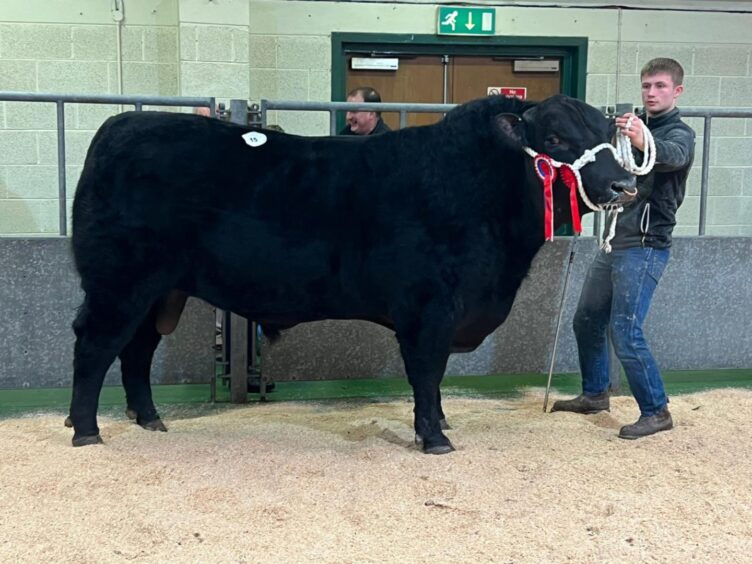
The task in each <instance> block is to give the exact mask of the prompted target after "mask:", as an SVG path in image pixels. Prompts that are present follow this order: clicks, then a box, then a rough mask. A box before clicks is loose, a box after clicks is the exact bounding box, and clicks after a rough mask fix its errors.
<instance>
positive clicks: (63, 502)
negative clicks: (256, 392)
mask: <svg viewBox="0 0 752 564" xmlns="http://www.w3.org/2000/svg"><path fill="white" fill-rule="evenodd" d="M557 397H559V396H556V397H554V399H557ZM445 406H446V408H445V410H446V412H447V416H448V418H449V421H450V423H451V424H452V425H453V426H454V427H455V429H454V430H452V431H449V432H448V433H449V436H450V438H451V439H452V441H453V442H454V445H455V446H456V447H457V451H456V452H454V453H452V454H450V455H446V456H426V455H423V454H421V453H420V452H419V451H418V450H416V449H415V447H414V446H413V432H412V426H411V420H412V419H411V418H412V405H411V404H410V402H408V401H406V400H404V399H397V400H385V401H378V402H373V401H371V402H369V401H362V402H344V401H336V402H325V403H311V402H306V403H280V404H273V403H272V404H256V405H250V406H246V407H242V408H234V409H226V410H222V411H220V412H219V413H215V414H212V415H209V416H202V417H190V418H184V419H172V420H168V421H167V424H168V426H169V427H170V431H169V433H166V434H165V433H149V432H147V431H144V430H142V429H140V428H139V427H137V426H135V425H134V424H132V423H129V422H127V421H126V420H124V418H123V419H122V420H120V419H112V418H101V419H100V427H101V428H102V436H103V438H104V440H105V441H106V444H105V445H102V446H94V447H85V448H78V449H74V448H72V447H70V446H69V445H70V438H71V431H70V430H68V429H65V428H64V427H63V425H62V423H63V422H62V417H61V416H59V415H54V416H52V415H34V416H30V417H26V418H17V419H7V420H3V421H0V562H55V563H58V562H76V563H84V562H86V563H88V562H91V563H101V562H125V561H130V560H135V561H138V562H281V561H295V562H317V563H319V562H385V561H388V562H432V563H438V562H442V563H443V562H491V561H492V562H543V561H545V562H686V561H689V560H697V561H700V562H721V561H722V562H724V563H728V562H750V561H752V470H751V469H750V468H751V464H750V459H752V433H750V421H751V420H752V392H751V391H749V390H716V391H711V392H703V393H698V394H692V395H685V396H676V397H674V398H672V403H671V409H672V412H673V414H674V420H675V423H676V428H675V429H674V430H673V431H671V432H668V433H661V434H659V435H655V436H653V437H649V438H646V439H643V440H639V441H623V440H620V439H618V438H617V437H616V433H617V431H618V428H619V426H620V425H622V424H625V423H629V422H632V421H633V420H634V419H635V418H636V417H637V410H636V407H635V404H634V401H633V400H632V399H631V398H630V397H617V398H613V405H612V411H611V413H610V414H598V415H592V416H577V415H572V414H562V413H556V414H543V413H542V410H541V407H542V393H541V392H540V391H538V390H534V391H532V392H530V393H528V394H527V395H525V396H524V397H521V398H518V399H511V400H510V399H499V400H495V399H467V398H451V397H450V398H447V399H446V400H445Z"/></svg>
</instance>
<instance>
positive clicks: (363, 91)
mask: <svg viewBox="0 0 752 564" xmlns="http://www.w3.org/2000/svg"><path fill="white" fill-rule="evenodd" d="M358 94H360V95H361V96H362V97H363V101H364V102H368V103H369V104H378V103H380V102H381V96H380V95H379V93H378V92H377V91H376V89H375V88H373V87H372V86H358V87H357V88H353V89H352V90H350V92H348V93H347V97H348V98H350V97H354V96H357V95H358ZM376 115H377V116H379V117H381V112H376Z"/></svg>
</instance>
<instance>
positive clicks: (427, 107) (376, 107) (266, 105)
mask: <svg viewBox="0 0 752 564" xmlns="http://www.w3.org/2000/svg"><path fill="white" fill-rule="evenodd" d="M455 106H456V104H400V103H379V104H369V103H365V102H363V103H355V102H295V101H271V100H261V105H260V111H261V124H262V125H266V123H267V113H268V112H269V111H270V110H291V111H320V112H329V133H330V134H332V135H334V134H336V124H337V112H343V111H345V112H347V111H363V110H370V111H378V112H397V113H399V115H400V122H399V123H400V129H401V128H403V127H405V126H406V125H407V114H408V113H419V112H420V113H446V112H448V111H449V110H451V109H452V108H454V107H455ZM617 109H618V106H617ZM622 109H623V108H622ZM680 111H681V115H682V117H687V118H689V117H701V118H703V119H704V128H703V137H702V146H703V151H702V165H701V166H702V169H701V170H702V177H701V181H700V217H699V220H698V235H701V236H702V235H705V225H706V223H707V206H708V177H709V172H710V127H711V125H710V124H711V120H712V119H713V118H752V109H750V108H703V107H695V108H691V107H687V108H681V110H680ZM598 219H599V218H598V217H596V223H595V234H596V235H597V234H598V231H599V229H598V225H599V223H600V222H599V221H598Z"/></svg>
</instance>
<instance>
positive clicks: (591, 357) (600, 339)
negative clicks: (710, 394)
mask: <svg viewBox="0 0 752 564" xmlns="http://www.w3.org/2000/svg"><path fill="white" fill-rule="evenodd" d="M668 259H669V250H668V249H654V248H652V247H633V248H629V249H622V250H614V251H612V252H611V253H609V254H606V253H605V252H604V251H599V252H598V255H597V256H596V257H595V260H594V261H593V263H592V264H591V265H590V270H588V273H587V276H586V278H585V284H584V285H583V287H582V293H581V294H580V301H579V303H578V305H577V312H576V313H575V316H574V333H575V337H576V339H577V351H578V354H579V357H580V370H581V371H582V393H584V394H585V395H588V396H594V395H598V394H601V393H603V392H605V391H606V390H607V389H608V383H609V375H608V341H607V339H606V331H607V330H608V331H609V332H610V335H611V342H612V343H613V345H614V350H615V351H616V356H617V357H618V358H619V360H620V361H621V364H622V366H623V367H624V372H625V373H626V375H627V380H628V381H629V387H630V388H631V390H632V394H633V395H634V397H635V399H636V400H637V404H638V405H639V406H640V413H641V414H642V415H643V416H650V415H655V414H656V413H658V412H659V411H661V410H662V409H663V408H664V407H665V406H666V404H667V403H668V398H667V397H666V392H665V390H664V387H663V379H662V378H661V373H660V370H659V369H658V365H657V364H656V362H655V359H654V358H653V355H652V354H651V353H650V349H649V348H648V345H647V343H646V342H645V337H644V335H643V334H642V324H643V322H644V321H645V317H646V316H647V314H648V309H649V308H650V301H651V299H652V298H653V292H654V291H655V288H656V286H657V285H658V281H659V280H660V279H661V275H662V274H663V270H664V269H665V268H666V263H667V262H668Z"/></svg>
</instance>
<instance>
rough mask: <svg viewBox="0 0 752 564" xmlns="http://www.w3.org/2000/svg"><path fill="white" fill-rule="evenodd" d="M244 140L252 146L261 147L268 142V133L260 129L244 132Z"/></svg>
mask: <svg viewBox="0 0 752 564" xmlns="http://www.w3.org/2000/svg"><path fill="white" fill-rule="evenodd" d="M243 141H245V142H246V143H247V144H248V145H250V146H251V147H260V146H261V145H263V144H264V143H266V135H264V134H263V133H261V132H260V131H249V132H248V133H244V134H243Z"/></svg>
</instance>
